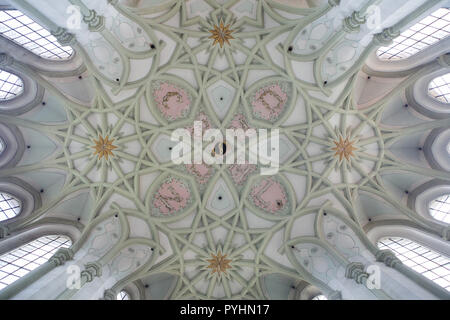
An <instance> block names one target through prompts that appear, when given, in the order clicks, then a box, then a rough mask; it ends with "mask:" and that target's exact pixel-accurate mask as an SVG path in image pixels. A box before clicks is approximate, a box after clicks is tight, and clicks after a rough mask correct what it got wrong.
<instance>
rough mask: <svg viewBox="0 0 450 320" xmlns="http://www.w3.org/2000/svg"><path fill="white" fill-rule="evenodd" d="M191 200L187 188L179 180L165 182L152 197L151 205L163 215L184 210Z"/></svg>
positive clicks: (173, 179)
mask: <svg viewBox="0 0 450 320" xmlns="http://www.w3.org/2000/svg"><path fill="white" fill-rule="evenodd" d="M190 198H191V192H190V191H189V188H188V187H187V186H186V185H185V184H184V183H183V182H182V181H181V180H179V179H175V178H171V179H168V180H166V181H165V182H164V183H163V184H162V185H161V186H160V187H159V189H158V191H157V192H156V194H155V196H154V197H153V205H154V206H155V208H157V209H158V211H159V212H160V213H162V214H164V215H169V214H171V213H175V212H178V211H179V210H182V209H184V208H186V206H187V205H188V203H189V200H190Z"/></svg>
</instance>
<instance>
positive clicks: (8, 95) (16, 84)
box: [0, 69, 25, 103]
mask: <svg viewBox="0 0 450 320" xmlns="http://www.w3.org/2000/svg"><path fill="white" fill-rule="evenodd" d="M2 73H6V74H7V77H6V78H5V79H2V78H3V76H2ZM10 78H13V79H14V78H15V80H14V81H13V82H12V81H11V82H10V81H8V80H9V79H10ZM5 84H9V85H10V86H11V88H9V89H8V90H3V88H4V86H5ZM13 88H20V91H19V92H17V93H15V92H13V90H12V89H13ZM4 92H5V94H4ZM24 92H25V81H24V80H23V79H22V78H21V77H20V76H19V75H17V74H15V73H14V72H10V71H9V70H6V69H0V102H2V103H5V102H9V101H12V100H14V99H17V98H19V97H20V96H21V95H23V94H24ZM3 94H4V95H5V97H4V98H3V97H2V96H3Z"/></svg>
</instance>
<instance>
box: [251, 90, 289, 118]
mask: <svg viewBox="0 0 450 320" xmlns="http://www.w3.org/2000/svg"><path fill="white" fill-rule="evenodd" d="M287 99H288V96H287V93H286V92H284V91H283V89H282V88H281V86H279V85H278V84H273V85H270V86H267V87H264V88H261V89H259V90H257V91H256V93H255V95H254V97H253V101H252V106H253V113H254V114H255V115H256V116H258V117H259V118H261V119H264V120H276V119H277V118H278V117H279V116H280V114H281V112H283V109H284V106H285V105H286V102H287Z"/></svg>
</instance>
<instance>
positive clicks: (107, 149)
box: [91, 135, 117, 160]
mask: <svg viewBox="0 0 450 320" xmlns="http://www.w3.org/2000/svg"><path fill="white" fill-rule="evenodd" d="M113 142H114V139H112V140H110V139H109V136H106V137H105V138H103V137H102V136H101V135H99V136H98V140H95V139H94V143H95V146H92V147H91V148H93V149H95V151H94V155H97V156H98V160H101V159H102V158H103V157H104V158H105V159H106V160H108V159H109V157H110V156H114V154H113V150H114V149H117V146H115V145H113Z"/></svg>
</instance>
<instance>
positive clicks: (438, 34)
mask: <svg viewBox="0 0 450 320" xmlns="http://www.w3.org/2000/svg"><path fill="white" fill-rule="evenodd" d="M449 27H450V10H449V9H447V8H440V9H438V10H437V11H435V12H433V13H432V14H431V15H429V16H428V17H426V18H425V19H423V20H422V21H420V22H418V23H416V24H415V25H413V26H412V27H411V28H409V29H408V30H406V31H404V32H403V33H402V34H401V35H400V36H398V37H397V38H395V39H394V43H393V44H391V45H390V46H389V47H382V48H380V49H378V51H377V55H378V57H379V58H380V59H382V60H401V59H406V58H408V57H410V56H412V55H415V54H416V53H418V52H419V51H421V50H423V49H425V48H427V47H429V46H431V45H432V44H434V43H436V42H438V41H439V40H442V39H444V38H446V37H448V35H449V34H450V29H449Z"/></svg>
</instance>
